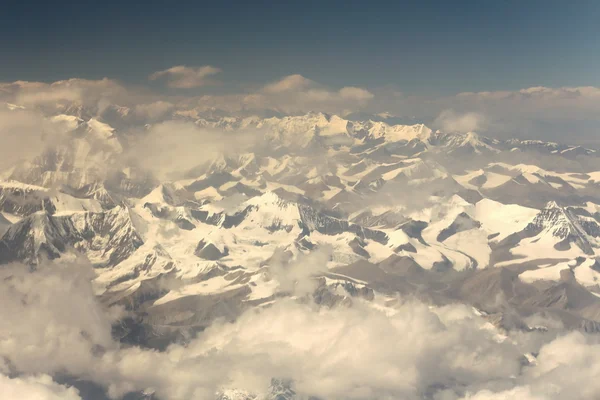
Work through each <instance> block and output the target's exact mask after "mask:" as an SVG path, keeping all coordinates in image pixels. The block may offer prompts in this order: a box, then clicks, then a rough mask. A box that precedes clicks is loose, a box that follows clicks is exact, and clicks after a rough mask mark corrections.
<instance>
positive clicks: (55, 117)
mask: <svg viewBox="0 0 600 400" xmlns="http://www.w3.org/2000/svg"><path fill="white" fill-rule="evenodd" d="M11 109H13V111H14V112H19V109H18V108H15V107H13V108H11ZM215 114H216V115H193V113H188V114H186V115H181V114H173V115H168V116H166V117H165V118H169V119H172V118H176V119H178V120H180V121H187V122H189V123H191V124H194V126H196V127H199V128H206V129H211V130H214V131H219V132H221V131H222V132H228V134H227V140H235V137H236V136H235V134H236V132H242V131H252V132H255V133H256V132H258V133H259V134H260V136H259V137H260V139H259V140H258V141H257V142H256V143H255V144H254V145H253V146H252V147H251V148H249V149H245V150H244V151H243V152H241V153H239V154H237V153H236V154H226V155H218V156H214V157H211V159H210V161H208V162H202V163H199V165H197V166H196V167H194V168H192V169H190V170H189V171H181V172H182V176H183V175H185V178H182V179H176V180H164V179H160V178H159V177H157V176H155V175H153V173H152V172H151V171H149V170H147V169H144V168H143V167H142V166H140V165H139V164H138V163H136V162H134V161H131V162H130V160H129V158H128V157H127V155H128V154H129V153H131V152H135V148H134V147H132V146H133V145H132V143H134V141H132V140H131V137H130V136H129V135H131V133H130V132H129V131H128V130H127V128H126V127H128V126H132V125H136V124H137V125H139V131H137V134H138V135H143V134H144V132H145V131H147V130H149V129H151V128H152V126H153V124H157V123H160V121H152V122H148V121H143V123H140V122H139V121H134V120H133V119H131V118H132V117H130V115H131V114H130V113H129V112H128V110H126V109H121V108H116V107H115V108H113V109H111V110H108V111H107V114H106V115H107V117H106V118H105V119H103V118H99V117H96V116H94V113H91V112H88V111H86V110H84V109H82V108H80V107H74V108H67V109H64V110H62V111H61V113H60V114H52V115H48V119H49V120H51V121H52V122H54V123H56V124H60V126H63V127H64V129H65V130H67V131H68V132H67V138H68V139H67V140H64V141H62V142H59V143H57V144H56V145H53V146H50V147H49V148H47V149H46V150H45V151H44V152H42V153H41V154H39V155H38V156H36V157H33V158H32V159H28V160H24V161H23V162H22V163H20V164H18V165H14V166H13V167H12V168H10V169H8V170H6V171H2V172H0V177H1V178H2V180H1V181H0V234H1V235H2V236H1V237H0V262H1V263H10V262H15V261H19V262H23V263H25V264H27V265H30V266H31V268H32V269H35V268H36V265H38V264H39V263H40V262H41V261H42V260H46V259H50V260H55V261H60V260H61V259H63V258H68V257H70V256H71V255H73V254H79V255H83V256H85V257H87V258H88V259H89V260H90V262H91V263H92V264H93V265H94V267H95V268H96V278H95V281H94V283H95V287H98V296H99V298H101V300H102V301H103V302H104V303H105V304H122V305H124V306H125V307H126V308H127V309H128V310H129V311H130V312H131V315H133V316H134V317H135V318H134V321H135V322H134V325H130V326H126V327H125V328H124V329H125V330H124V332H122V335H121V337H122V340H123V341H125V342H126V341H128V340H134V339H132V335H131V332H133V331H134V330H135V332H136V335H137V336H136V339H135V340H136V341H137V343H139V344H142V345H145V346H150V347H160V346H162V345H164V343H165V342H169V341H172V340H176V338H178V337H179V335H181V334H182V333H184V332H187V333H189V332H196V331H199V330H202V329H204V328H205V327H207V326H208V325H209V324H210V323H211V322H212V321H213V320H214V319H216V318H220V317H224V318H229V319H235V318H236V316H237V315H239V314H240V313H242V312H243V311H244V310H247V309H250V308H253V307H259V306H261V305H267V304H270V303H271V302H274V301H277V299H279V298H282V297H289V296H291V293H290V289H289V288H287V287H281V285H280V284H279V283H278V282H277V281H276V280H274V279H273V277H272V274H273V269H274V268H277V267H280V266H282V265H288V264H289V263H293V262H295V261H296V260H298V259H300V258H301V257H303V256H304V255H307V254H312V253H315V252H322V253H323V254H325V255H326V257H325V261H324V265H322V266H321V268H318V269H315V271H314V272H313V273H311V276H312V278H311V279H313V280H314V281H315V282H316V287H317V289H316V290H315V291H314V292H313V293H311V296H312V298H313V299H314V300H315V301H316V302H317V303H319V304H322V305H326V306H331V305H334V304H340V303H343V302H352V301H353V299H357V298H360V299H365V300H367V301H369V299H372V298H373V297H378V296H381V297H384V298H386V297H389V298H393V297H394V296H395V295H397V294H405V295H414V296H416V297H418V298H420V299H423V300H424V301H427V302H431V303H432V304H437V305H442V304H448V303H451V302H462V303H466V304H470V305H472V306H474V307H475V308H476V309H477V310H479V311H480V312H482V313H484V315H486V316H487V318H489V320H490V321H491V322H492V323H494V324H495V325H496V326H497V327H499V328H500V329H524V330H527V329H533V328H532V327H529V326H527V324H526V323H525V322H524V320H525V318H526V317H527V316H529V315H532V314H533V313H535V312H538V311H540V310H543V311H544V312H545V313H546V314H547V315H552V316H554V317H555V318H557V319H560V320H561V321H562V322H563V323H564V324H565V326H567V327H571V328H575V329H581V330H584V331H586V332H598V331H600V287H599V286H598V284H599V279H600V261H598V257H599V256H600V157H598V156H599V153H598V152H597V151H596V150H594V149H588V148H584V147H580V146H569V145H563V144H557V143H552V142H542V141H533V140H521V139H511V140H497V139H492V138H487V137H484V136H481V135H479V134H477V133H475V132H469V133H455V132H440V131H433V130H432V129H430V128H428V127H427V126H425V125H423V124H415V125H394V124H388V123H387V122H386V121H390V120H391V119H390V118H389V117H388V118H383V117H381V118H379V119H377V120H363V121H360V120H356V119H354V118H353V119H345V118H342V117H339V116H335V115H327V114H323V113H310V114H307V115H301V116H274V117H269V118H263V117H252V116H244V117H231V116H226V115H220V114H219V113H215ZM386 117H387V116H386ZM232 138H233V139H232ZM224 140H225V139H224ZM197 151H198V152H199V153H201V152H202V151H203V147H202V146H201V145H200V146H198V148H197ZM499 295H501V296H502V298H503V299H504V303H502V304H499V303H498V302H497V298H498V296H499ZM199 299H202V301H199ZM509 311H510V312H509ZM509 314H510V318H508V317H507V316H508V315H509ZM140 332H142V333H140ZM272 386H273V393H274V395H273V398H276V399H291V398H292V397H293V389H292V387H291V386H289V385H287V386H286V385H285V384H283V383H282V382H279V381H274V382H273V385H272ZM242 398H243V399H249V398H254V397H252V396H251V395H250V394H247V393H245V392H235V391H230V392H224V393H222V394H221V397H220V399H222V400H234V399H242Z"/></svg>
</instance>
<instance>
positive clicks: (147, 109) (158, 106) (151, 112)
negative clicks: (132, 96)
mask: <svg viewBox="0 0 600 400" xmlns="http://www.w3.org/2000/svg"><path fill="white" fill-rule="evenodd" d="M174 109H175V105H174V104H173V103H170V102H168V101H162V100H158V101H155V102H152V103H146V104H137V105H136V106H135V108H134V111H135V113H136V115H138V116H139V117H142V118H148V119H150V120H154V119H158V118H161V117H163V116H164V115H165V114H167V113H168V112H169V111H172V110H174Z"/></svg>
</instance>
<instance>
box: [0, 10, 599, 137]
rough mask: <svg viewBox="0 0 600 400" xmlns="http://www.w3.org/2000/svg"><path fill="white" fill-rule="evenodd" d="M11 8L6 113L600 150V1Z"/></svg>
mask: <svg viewBox="0 0 600 400" xmlns="http://www.w3.org/2000/svg"><path fill="white" fill-rule="evenodd" d="M2 6H3V8H2V13H0V51H1V52H2V53H1V54H2V59H1V62H0V101H7V102H15V103H19V104H21V103H22V105H24V106H32V105H35V106H38V105H39V104H40V103H51V104H56V103H57V102H60V101H76V102H80V103H84V104H88V105H89V104H94V105H96V106H97V108H99V109H104V108H105V106H106V105H107V104H108V103H111V104H117V105H120V106H127V107H132V108H136V110H137V111H138V113H140V114H145V115H146V116H150V115H151V116H153V118H158V117H157V116H158V115H166V113H168V112H169V111H172V110H173V109H179V110H181V109H182V108H183V109H186V110H187V109H190V108H195V109H212V108H217V109H219V110H226V112H230V113H231V112H239V111H240V110H241V111H243V112H245V113H246V114H247V113H255V112H256V113H259V112H262V113H263V115H265V114H266V115H272V112H276V113H283V114H299V113H305V112H309V111H322V112H327V113H334V114H340V115H343V116H346V115H349V114H353V113H354V115H356V114H358V113H366V114H368V115H375V114H381V113H390V114H392V115H394V116H395V117H397V118H396V119H395V120H394V122H395V123H398V121H400V122H402V123H408V122H410V123H416V122H423V123H426V124H428V125H431V126H432V127H433V128H436V129H443V130H446V129H450V130H456V131H476V132H479V133H484V134H486V135H489V136H493V137H501V138H506V137H522V138H533V139H545V140H553V141H558V142H568V143H577V144H586V145H593V146H594V147H600V134H599V133H600V70H599V69H598V65H600V40H598V37H600V24H598V23H597V21H599V20H600V2H598V1H587V0H579V1H576V2H566V1H555V0H547V1H538V0H530V1H525V2H523V1H512V0H507V1H471V0H465V1H453V2H449V1H433V0H428V1H419V2H399V1H369V2H367V1H355V0H346V1H337V0H329V1H312V0H308V1H303V2H289V1H285V2H283V1H280V2H268V1H252V2H246V1H244V2H242V1H237V2H236V1H220V2H201V1H194V2H192V1H189V2H188V1H180V2H177V3H176V4H173V3H172V2H167V1H156V0H149V1H145V2H144V3H143V5H141V4H138V2H131V1H119V2H117V1H113V0H108V1H77V2H75V1H73V2H67V1H62V2H61V1H58V2H47V1H39V2H34V1H30V2H27V3H25V2H22V1H14V0H4V1H3V2H2ZM73 78H78V79H76V80H74V79H73ZM104 78H107V79H104ZM19 81H28V82H41V83H39V84H38V83H36V84H23V83H17V84H15V83H14V82H19ZM53 82H54V84H52V83H53ZM55 82H59V83H55ZM100 105H101V106H100ZM265 111H266V112H265ZM389 122H392V121H391V120H390V121H389Z"/></svg>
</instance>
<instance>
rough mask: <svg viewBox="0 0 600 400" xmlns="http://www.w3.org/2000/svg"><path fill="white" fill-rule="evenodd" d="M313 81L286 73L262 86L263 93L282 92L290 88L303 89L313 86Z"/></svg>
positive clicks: (290, 89)
mask: <svg viewBox="0 0 600 400" xmlns="http://www.w3.org/2000/svg"><path fill="white" fill-rule="evenodd" d="M314 85H315V82H314V81H312V80H310V79H307V78H305V77H303V76H302V75H299V74H295V75H288V76H286V77H283V78H282V79H280V80H278V81H276V82H273V83H270V84H268V85H266V86H265V87H264V88H263V91H264V92H265V93H282V92H288V91H292V90H304V89H306V88H308V87H310V86H314Z"/></svg>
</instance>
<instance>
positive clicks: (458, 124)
mask: <svg viewBox="0 0 600 400" xmlns="http://www.w3.org/2000/svg"><path fill="white" fill-rule="evenodd" d="M433 125H434V126H435V127H436V128H440V129H441V130H442V131H443V132H461V133H467V132H481V131H484V130H485V128H486V119H485V117H484V116H483V115H482V114H480V113H476V112H467V113H457V112H455V111H454V110H444V111H442V112H441V113H440V115H439V116H438V117H437V118H436V119H435V121H434V122H433Z"/></svg>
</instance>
